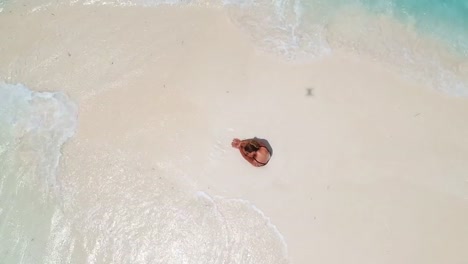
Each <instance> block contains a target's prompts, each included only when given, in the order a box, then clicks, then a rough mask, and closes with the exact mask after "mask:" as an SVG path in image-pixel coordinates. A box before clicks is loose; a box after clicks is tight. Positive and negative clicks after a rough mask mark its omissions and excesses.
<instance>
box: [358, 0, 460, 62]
mask: <svg viewBox="0 0 468 264" xmlns="http://www.w3.org/2000/svg"><path fill="white" fill-rule="evenodd" d="M364 3H365V4H366V5H367V6H369V8H370V10H371V11H373V12H381V13H384V14H389V15H393V16H394V17H395V18H397V19H398V20H400V21H402V22H403V23H405V24H412V25H414V26H415V27H416V28H417V29H418V30H420V31H421V32H422V33H425V34H429V35H431V36H433V37H436V38H438V39H440V40H443V41H444V42H446V43H447V44H448V45H449V46H450V47H452V48H454V49H456V50H457V51H458V52H460V53H461V54H463V55H464V56H468V30H467V29H468V1H467V0H443V1H442V0H411V1H405V0H393V1H370V0H369V1H365V2H364Z"/></svg>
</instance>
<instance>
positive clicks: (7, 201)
mask: <svg viewBox="0 0 468 264" xmlns="http://www.w3.org/2000/svg"><path fill="white" fill-rule="evenodd" d="M207 3H208V2H204V1H193V2H191V1H184V2H183V3H180V1H169V0H168V1H125V2H122V1H105V2H104V1H72V2H63V3H62V4H66V5H69V4H72V5H80V4H87V5H91V4H96V5H97V4H107V5H119V6H125V5H145V6H148V8H157V7H155V6H157V5H159V4H176V5H186V4H196V5H207ZM15 4H18V5H20V4H19V3H16V2H15V3H12V2H8V3H7V4H5V3H4V4H3V5H4V8H10V9H13V10H14V8H16V7H15ZM48 4H50V2H43V3H40V4H39V3H37V4H35V5H33V6H30V3H28V8H29V10H30V12H38V11H39V10H41V9H42V8H44V6H47V5H48ZM210 4H211V5H215V6H218V7H221V8H226V9H227V11H228V13H229V15H230V18H231V19H232V21H234V22H235V23H236V24H237V25H238V26H239V27H240V28H242V29H243V30H244V32H245V33H246V34H247V35H249V36H250V37H251V39H252V40H253V41H255V43H256V44H257V46H258V48H259V49H261V50H264V51H266V52H273V53H277V54H280V55H282V56H284V58H286V59H289V60H292V61H298V62H303V61H306V62H307V61H309V60H314V59H317V58H320V57H322V56H327V55H328V54H330V53H333V51H334V50H337V49H346V50H351V51H353V52H357V53H360V54H363V55H364V56H371V57H373V58H375V59H378V60H380V61H382V62H384V63H388V64H389V65H393V66H395V67H398V68H399V69H400V70H401V73H402V74H404V75H406V76H407V77H408V78H413V79H416V80H418V81H422V82H424V83H427V84H428V85H429V86H431V87H432V88H435V89H439V90H441V91H444V92H447V93H448V94H451V95H456V96H466V95H468V59H467V56H468V41H467V39H468V31H466V30H465V28H468V24H467V21H468V11H467V1H445V2H441V1H430V3H429V2H428V1H396V0H394V1H357V0H348V1H344V0H342V1H339V0H335V1H274V2H270V1H247V0H246V1H230V0H225V1H222V2H215V3H214V4H213V3H210ZM0 8H2V4H0ZM4 12H5V11H4ZM0 15H2V14H0ZM77 113H78V109H77V108H76V106H75V105H74V103H73V102H72V101H71V100H70V99H69V98H67V97H66V96H65V95H64V94H62V93H47V92H43V93H39V92H33V91H32V90H30V89H29V88H27V87H24V86H23V85H20V84H18V85H12V84H4V83H2V84H0V171H1V174H0V200H1V201H2V203H0V237H2V240H1V241H0V250H1V251H0V259H2V260H4V262H5V263H148V262H152V263H288V252H287V246H286V241H285V240H284V239H283V238H282V236H281V234H280V232H279V230H277V229H276V227H275V226H274V225H273V224H272V223H270V221H269V220H268V218H267V217H266V216H265V215H264V214H263V213H262V212H261V211H260V210H259V209H258V208H256V207H255V205H253V204H251V203H250V202H248V201H244V200H240V199H229V198H223V197H210V196H209V195H208V194H206V193H203V192H197V191H196V190H193V189H191V188H190V187H189V186H186V185H185V184H183V181H182V179H183V177H182V175H180V172H178V171H176V170H173V168H168V167H167V166H165V165H164V164H161V166H159V167H157V168H152V169H150V170H144V169H142V167H141V166H139V165H138V158H137V157H134V159H129V157H131V156H132V155H131V154H129V153H119V152H118V151H115V149H111V148H109V149H102V150H101V153H100V156H99V158H96V157H93V156H90V157H87V158H86V160H84V161H83V162H85V164H89V165H90V166H89V168H81V167H80V166H79V165H80V164H73V163H72V162H70V163H69V164H68V166H69V167H68V169H69V170H70V171H71V173H69V174H67V175H62V176H61V177H59V178H58V179H57V168H58V164H59V159H60V157H61V154H60V150H61V148H62V146H63V144H64V143H65V142H66V141H67V140H68V139H69V138H70V137H72V136H73V134H74V132H75V130H76V127H77ZM82 151H83V152H84V153H86V152H87V151H88V150H86V149H83V150H82ZM107 153H112V155H109V154H107ZM103 157H104V158H103ZM73 166H76V167H73ZM132 166H133V167H132ZM80 175H87V177H86V179H83V178H80V177H79V176H80ZM155 249H157V250H155Z"/></svg>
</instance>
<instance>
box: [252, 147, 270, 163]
mask: <svg viewBox="0 0 468 264" xmlns="http://www.w3.org/2000/svg"><path fill="white" fill-rule="evenodd" d="M260 148H266V150H267V151H268V153H270V151H269V150H268V148H267V147H265V146H260V147H259V148H258V149H260ZM256 155H257V154H255V156H256ZM255 156H253V159H254V160H255V161H256V162H257V163H259V164H261V165H263V166H265V165H267V164H268V162H269V161H270V159H268V160H267V162H260V161H258V160H257V159H256V158H255Z"/></svg>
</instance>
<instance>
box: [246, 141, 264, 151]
mask: <svg viewBox="0 0 468 264" xmlns="http://www.w3.org/2000/svg"><path fill="white" fill-rule="evenodd" d="M259 149H260V144H258V142H256V141H250V142H249V143H247V145H245V146H244V150H245V152H247V153H251V152H255V151H257V150H259Z"/></svg>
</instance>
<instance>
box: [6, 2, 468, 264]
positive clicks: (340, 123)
mask: <svg viewBox="0 0 468 264" xmlns="http://www.w3.org/2000/svg"><path fill="white" fill-rule="evenodd" d="M0 25H2V27H1V29H2V36H3V37H2V41H1V42H0V50H1V53H0V54H1V55H0V76H1V77H2V79H5V80H6V81H8V82H11V83H16V82H20V83H24V84H25V85H27V86H29V87H31V88H34V89H37V90H63V91H66V92H67V93H68V94H69V95H70V97H71V98H72V99H73V100H74V101H75V102H77V103H78V105H79V107H80V115H79V129H78V132H77V135H76V136H75V137H74V138H73V139H72V141H71V142H69V143H68V144H67V146H66V148H65V149H64V156H65V161H66V162H65V163H64V164H63V171H62V177H64V178H67V177H68V176H66V175H74V177H81V178H82V179H83V181H86V177H87V175H88V174H87V173H86V172H90V171H93V170H96V169H100V170H102V169H103V168H93V167H90V166H87V164H86V163H84V162H85V161H86V160H87V159H88V158H89V157H95V159H97V160H98V161H99V159H102V160H104V158H103V157H101V155H103V154H102V152H103V150H110V152H109V153H107V155H110V156H112V155H116V154H115V153H117V152H118V153H126V154H125V155H131V156H132V157H130V156H129V157H128V159H126V160H127V161H128V164H125V163H124V164H120V166H121V167H123V168H127V169H129V170H131V169H132V168H134V167H135V166H133V165H134V164H132V160H133V159H134V158H135V157H139V161H140V164H138V166H139V167H138V168H143V169H148V168H150V167H152V166H160V167H169V168H176V169H177V171H178V172H180V174H181V175H185V176H184V177H185V179H186V180H187V184H188V185H189V186H191V187H192V188H193V190H201V191H204V192H206V193H208V194H209V195H212V196H216V195H220V196H223V197H229V198H242V199H245V200H249V201H251V202H252V203H253V204H254V205H255V206H256V207H258V208H259V209H260V210H262V211H263V212H264V213H265V215H266V216H268V217H269V218H270V220H271V223H273V224H274V225H276V227H277V228H278V230H279V231H280V232H281V234H282V235H283V236H284V238H285V241H286V243H287V245H288V251H289V256H290V259H291V261H292V262H293V263H381V264H383V263H412V264H414V263H424V264H429V263H434V264H436V263H437V264H439V263H463V261H466V260H467V259H468V251H467V250H466V245H468V225H467V224H466V223H467V222H468V206H467V205H468V200H467V199H468V176H467V175H468V167H467V160H468V138H467V136H466V135H468V122H467V121H466V117H467V115H468V104H467V99H464V98H452V97H449V96H447V95H444V94H441V93H438V92H435V91H433V90H431V89H430V88H428V87H423V86H421V85H419V84H417V83H410V82H408V81H405V80H403V79H401V78H400V77H399V76H398V75H396V74H395V73H394V70H392V69H391V68H389V67H387V66H383V65H380V64H379V63H377V62H374V61H371V60H369V59H367V58H365V57H362V56H359V57H356V56H354V55H352V54H345V53H342V52H339V51H335V52H334V54H333V55H332V56H330V57H328V58H324V59H322V60H320V61H316V62H313V63H309V64H293V63H289V62H286V61H284V60H282V59H281V58H279V57H276V56H274V55H272V54H264V53H261V52H259V51H258V50H256V49H255V48H254V45H253V44H252V43H251V42H250V41H249V38H248V36H246V35H244V33H243V32H241V31H240V30H239V29H238V28H236V26H235V25H233V24H232V23H231V22H230V20H229V17H228V16H227V15H226V14H225V13H224V12H223V11H222V10H220V9H205V8H196V7H190V8H166V7H164V8H163V7H161V8H156V9H149V8H147V9H144V8H122V9H120V8H110V7H100V8H98V7H81V8H78V7H75V8H73V9H67V8H60V9H49V10H46V11H41V12H36V13H32V14H28V15H27V16H22V15H20V14H15V13H12V14H8V13H6V14H2V15H1V16H0ZM5 25H8V27H7V26H5ZM6 36H8V37H6ZM307 88H313V96H306V93H307V91H306V89H307ZM253 136H257V137H261V138H265V139H267V140H269V142H270V143H271V145H272V147H273V150H274V155H273V158H272V160H271V161H270V164H268V166H266V167H264V168H254V167H252V166H250V165H249V164H248V163H246V162H245V161H244V160H243V159H242V158H241V156H240V155H239V154H238V152H237V151H236V150H234V149H232V148H231V147H230V141H231V140H232V138H234V137H239V138H248V137H253ZM113 151H115V152H113ZM128 153H131V154H128ZM96 164H99V162H97V163H96ZM80 166H81V167H82V168H83V172H82V173H81V172H80V171H79V170H77V168H79V167H80ZM72 168H73V169H72ZM63 175H65V176H63Z"/></svg>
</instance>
